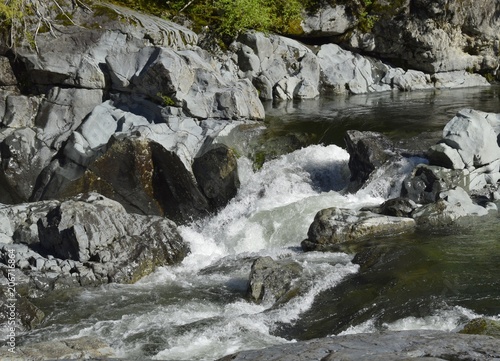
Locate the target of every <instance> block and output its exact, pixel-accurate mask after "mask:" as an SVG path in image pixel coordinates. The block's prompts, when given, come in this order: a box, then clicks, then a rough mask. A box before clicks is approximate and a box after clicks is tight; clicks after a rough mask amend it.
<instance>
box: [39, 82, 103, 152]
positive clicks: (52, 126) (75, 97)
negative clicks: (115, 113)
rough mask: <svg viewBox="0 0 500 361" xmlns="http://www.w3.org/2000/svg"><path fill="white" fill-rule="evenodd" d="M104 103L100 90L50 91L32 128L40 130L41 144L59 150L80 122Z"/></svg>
mask: <svg viewBox="0 0 500 361" xmlns="http://www.w3.org/2000/svg"><path fill="white" fill-rule="evenodd" d="M102 100H103V91H102V90H100V89H97V90H94V89H90V90H89V89H78V88H67V89H66V88H58V87H54V88H52V89H51V91H50V92H49V94H48V95H47V98H46V99H45V100H44V101H43V102H42V104H41V106H40V111H39V113H38V115H37V117H36V120H35V125H36V126H37V127H39V128H41V129H42V130H43V132H42V133H41V134H40V138H41V140H42V141H43V142H44V143H46V144H47V145H49V146H50V147H51V148H53V149H56V150H59V148H60V147H61V144H62V143H63V142H65V141H66V140H67V139H68V138H69V136H70V134H71V133H72V132H73V131H74V130H75V129H76V128H77V127H78V126H79V125H80V124H81V123H82V121H83V119H84V118H85V117H86V116H87V115H88V114H89V113H90V112H91V111H92V110H93V109H94V108H95V107H96V106H97V105H99V104H101V103H102Z"/></svg>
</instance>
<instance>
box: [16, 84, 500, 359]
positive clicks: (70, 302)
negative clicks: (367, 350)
mask: <svg viewBox="0 0 500 361" xmlns="http://www.w3.org/2000/svg"><path fill="white" fill-rule="evenodd" d="M463 108H473V109H477V110H482V111H487V112H497V113H500V89H499V88H498V87H491V88H474V89H464V90H453V91H451V90H450V91H447V90H442V91H436V90H433V91H425V92H408V93H402V92H390V93H382V94H376V95H357V96H337V97H332V98H324V99H319V100H309V101H302V102H281V103H268V104H266V114H267V118H266V121H265V122H264V124H258V125H256V126H255V127H254V128H251V127H250V128H249V129H251V130H249V132H248V134H250V135H249V137H250V136H251V137H252V139H247V142H244V143H245V144H247V145H248V147H249V149H248V151H245V150H240V151H239V153H240V158H239V160H238V162H239V163H238V166H239V174H240V180H241V187H240V190H239V192H238V194H237V196H236V197H235V198H234V199H233V200H232V201H231V202H230V203H229V204H228V205H227V206H226V207H225V208H224V209H222V210H221V211H220V212H219V213H218V214H216V215H213V216H210V217H208V218H206V219H203V220H200V221H197V222H194V223H192V224H190V225H185V226H182V227H181V228H180V230H181V234H182V236H183V237H184V239H185V240H186V241H187V242H189V244H190V246H191V254H190V255H189V256H188V257H187V258H186V259H185V260H184V262H183V263H182V264H181V265H179V266H177V267H171V268H161V269H159V270H157V271H156V272H155V273H154V274H152V275H150V276H148V277H146V278H144V279H142V280H141V281H139V282H138V283H136V284H134V285H117V284H111V285H106V286H102V287H99V288H92V289H85V290H74V291H71V292H67V291H61V292H59V293H54V294H53V295H52V296H51V297H50V298H48V299H44V300H35V303H36V304H37V306H39V307H40V308H41V309H42V310H43V311H44V312H45V313H46V314H47V315H48V317H47V318H46V320H45V321H44V323H43V324H42V325H41V327H39V328H38V329H37V330H34V331H32V332H30V333H28V334H26V335H24V336H22V342H25V343H27V342H37V341H42V340H54V339H58V338H68V337H80V336H85V335H93V336H97V337H99V338H101V339H103V340H104V341H106V342H108V343H109V344H110V345H111V347H113V349H114V350H115V351H116V353H117V356H120V357H130V358H134V357H136V358H152V359H159V360H162V359H169V360H187V359H189V360H215V359H217V358H219V357H222V356H224V355H227V354H230V353H234V352H237V351H241V350H246V349H253V348H262V347H266V346H270V345H275V344H281V343H287V342H293V341H294V340H305V339H310V338H315V337H322V336H327V335H337V334H346V333H357V332H372V331H375V330H380V329H390V330H408V329H438V330H454V329H457V328H459V327H460V326H461V325H463V324H465V323H466V322H467V321H468V320H470V319H473V318H476V317H478V316H487V317H493V318H496V319H498V318H499V317H500V280H499V279H498V275H499V274H500V263H499V262H498V260H499V259H500V239H499V237H498V234H499V231H500V226H499V222H498V216H497V215H496V214H492V215H491V216H490V217H488V218H487V219H484V220H481V221H480V222H476V223H470V224H468V225H464V226H461V227H460V228H456V229H444V230H438V231H426V232H423V231H422V232H416V233H414V234H410V235H405V236H400V237H392V238H389V239H384V240H382V241H380V240H379V241H377V242H373V241H372V242H364V243H363V244H360V245H359V248H358V249H357V250H356V251H357V252H361V251H363V252H368V254H372V255H375V256H374V257H373V260H371V261H370V262H371V263H370V267H360V265H359V264H357V263H356V262H355V259H354V257H355V254H354V252H349V251H348V250H346V251H345V252H335V253H333V252H332V253H320V252H310V253H304V252H303V251H302V250H301V249H300V242H301V241H302V240H303V239H304V238H306V235H307V230H308V227H309V225H310V223H311V222H312V220H313V218H314V215H315V214H316V212H318V211H319V210H321V209H323V208H327V207H331V206H340V207H347V208H353V209H359V208H361V207H363V206H369V205H375V204H379V203H381V202H382V201H384V200H385V199H388V198H390V197H393V196H395V195H397V193H398V191H399V189H398V188H397V184H398V182H397V181H395V179H386V178H384V176H383V175H382V176H381V177H379V179H376V180H374V182H372V184H368V185H367V186H366V187H365V188H363V189H361V190H360V191H358V192H357V193H355V194H348V193H345V192H343V191H342V190H343V189H344V188H345V187H346V186H347V184H348V181H349V176H350V174H349V169H348V166H347V162H348V159H349V156H348V153H347V152H346V150H345V145H344V143H343V137H344V133H345V131H346V130H348V129H357V130H371V131H377V132H382V133H384V134H386V135H388V136H389V137H390V138H391V139H392V140H393V141H395V142H398V141H403V142H404V141H405V140H407V139H410V138H414V137H416V136H418V135H419V134H421V133H423V132H425V133H426V134H436V132H439V131H440V130H441V129H442V128H443V127H444V125H445V124H446V123H447V122H448V121H449V120H450V119H451V118H452V117H453V115H454V114H455V113H456V112H458V111H459V110H461V109H463ZM256 128H258V129H259V130H258V131H257V132H256V131H255V129H256ZM244 136H245V135H244V132H243V135H241V134H240V135H239V137H244ZM250 148H251V149H250ZM415 162H417V160H408V162H407V163H406V164H402V166H401V174H400V175H398V176H399V177H401V179H402V177H404V175H405V174H406V173H407V172H409V171H410V170H411V167H412V166H413V165H414V163H415ZM264 255H268V256H271V257H273V258H276V259H277V258H291V259H293V260H295V261H296V262H298V263H299V264H301V266H302V267H303V269H304V272H303V275H302V277H301V279H300V292H299V293H298V295H297V296H296V297H295V298H293V299H292V300H290V301H289V302H288V303H286V304H284V305H281V306H279V307H273V306H272V305H271V304H256V303H254V302H252V301H250V300H249V299H248V297H247V295H246V289H247V282H248V275H249V273H250V267H251V264H252V262H253V260H254V259H255V258H257V257H260V256H264Z"/></svg>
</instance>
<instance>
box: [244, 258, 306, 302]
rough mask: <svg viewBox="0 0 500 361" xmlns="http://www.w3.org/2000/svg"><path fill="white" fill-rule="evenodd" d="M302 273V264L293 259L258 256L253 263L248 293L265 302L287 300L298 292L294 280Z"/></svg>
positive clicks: (251, 296) (252, 297)
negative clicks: (276, 259) (277, 259)
mask: <svg viewBox="0 0 500 361" xmlns="http://www.w3.org/2000/svg"><path fill="white" fill-rule="evenodd" d="M301 273H302V266H300V265H299V264H298V263H297V262H295V261H293V260H279V261H275V260H273V259H272V258H271V257H260V258H257V259H256V260H255V261H254V262H253V264H252V269H251V271H250V279H249V283H248V290H247V293H248V295H249V296H250V298H251V299H252V300H254V301H258V302H263V303H265V304H273V303H280V302H285V301H286V300H287V299H289V298H291V297H293V293H297V292H298V286H297V285H295V286H294V281H296V280H297V279H298V278H300V275H301Z"/></svg>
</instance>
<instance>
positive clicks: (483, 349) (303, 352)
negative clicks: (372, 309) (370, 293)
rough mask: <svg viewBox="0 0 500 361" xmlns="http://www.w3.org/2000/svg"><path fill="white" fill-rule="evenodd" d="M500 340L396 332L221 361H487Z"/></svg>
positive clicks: (495, 353)
mask: <svg viewBox="0 0 500 361" xmlns="http://www.w3.org/2000/svg"><path fill="white" fill-rule="evenodd" d="M499 350H500V340H498V339H496V338H493V337H488V336H478V335H462V334H457V333H450V332H443V331H429V330H417V331H393V332H380V333H369V334H368V333H364V334H352V335H344V336H333V337H326V338H321V339H315V340H310V341H299V342H293V343H285V344H282V345H276V346H271V347H268V348H264V349H260V350H249V351H242V352H239V353H237V354H233V355H228V356H225V357H223V358H221V359H219V360H220V361H230V360H231V361H240V360H246V361H264V360H275V361H281V360H283V361H284V360H287V361H298V360H309V361H320V360H324V361H326V360H328V361H333V360H359V361H374V360H375V361H385V360H394V361H396V360H422V361H424V360H426V361H431V360H432V361H434V360H436V361H437V360H450V359H456V360H471V359H478V360H486V359H495V358H498V357H500V351H499Z"/></svg>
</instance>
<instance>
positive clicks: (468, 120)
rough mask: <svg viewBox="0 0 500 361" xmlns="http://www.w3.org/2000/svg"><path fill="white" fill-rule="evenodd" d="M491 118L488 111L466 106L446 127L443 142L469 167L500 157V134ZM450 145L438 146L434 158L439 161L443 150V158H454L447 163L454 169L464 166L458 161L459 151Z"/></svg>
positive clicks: (479, 165) (487, 162)
mask: <svg viewBox="0 0 500 361" xmlns="http://www.w3.org/2000/svg"><path fill="white" fill-rule="evenodd" d="M487 117H488V114H486V113H482V112H476V111H474V110H472V109H464V110H461V111H460V112H458V113H457V115H456V116H455V117H454V118H453V119H452V120H450V121H449V122H448V124H446V126H445V127H444V130H443V139H442V140H441V143H444V144H446V145H447V146H448V147H449V148H452V149H454V150H456V152H457V153H458V155H459V156H460V158H461V160H462V162H463V164H464V165H465V167H471V166H473V167H476V168H477V167H481V166H484V165H487V164H489V163H491V162H493V161H495V160H497V159H500V147H499V146H498V141H497V139H498V135H497V133H496V132H495V129H494V128H493V127H492V126H491V124H490V122H489V121H488V120H487ZM449 148H447V147H442V149H439V148H434V149H433V153H434V157H433V158H434V159H435V160H438V159H437V158H438V157H437V155H438V154H439V153H438V151H441V152H440V153H443V157H446V158H448V159H450V161H449V162H445V164H443V166H450V167H451V166H453V167H454V168H453V169H460V168H458V167H460V166H461V164H462V163H460V162H459V160H455V158H457V157H456V154H454V152H453V151H452V150H450V149H449ZM452 152H453V153H452ZM436 153H438V154H436ZM438 165H439V164H438ZM462 168H463V167H462Z"/></svg>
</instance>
